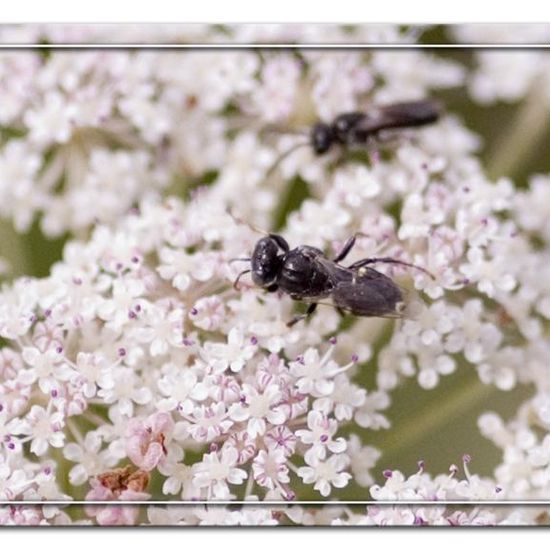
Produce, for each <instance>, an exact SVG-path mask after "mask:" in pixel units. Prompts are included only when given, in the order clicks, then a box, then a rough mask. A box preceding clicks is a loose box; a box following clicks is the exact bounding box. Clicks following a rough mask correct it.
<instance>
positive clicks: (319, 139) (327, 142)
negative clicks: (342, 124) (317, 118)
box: [311, 122, 334, 155]
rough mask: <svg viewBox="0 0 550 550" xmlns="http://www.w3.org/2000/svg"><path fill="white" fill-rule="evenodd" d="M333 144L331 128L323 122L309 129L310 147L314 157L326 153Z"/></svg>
mask: <svg viewBox="0 0 550 550" xmlns="http://www.w3.org/2000/svg"><path fill="white" fill-rule="evenodd" d="M333 143H334V135H333V132H332V127H331V126H330V125H329V124H325V123H324V122H318V123H317V124H315V125H314V126H313V128H312V129H311V146H312V147H313V151H315V154H316V155H322V154H324V153H326V152H327V151H328V150H329V149H330V147H331V146H332V144H333Z"/></svg>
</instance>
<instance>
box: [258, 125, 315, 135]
mask: <svg viewBox="0 0 550 550" xmlns="http://www.w3.org/2000/svg"><path fill="white" fill-rule="evenodd" d="M261 132H262V133H263V134H277V135H290V136H304V137H306V136H308V135H309V131H308V130H303V129H302V130H299V129H296V128H285V127H283V126H277V125H276V124H268V125H267V126H264V128H263V129H262V131H261Z"/></svg>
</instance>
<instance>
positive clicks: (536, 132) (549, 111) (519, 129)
mask: <svg viewBox="0 0 550 550" xmlns="http://www.w3.org/2000/svg"><path fill="white" fill-rule="evenodd" d="M543 93H544V90H543V87H542V86H537V87H534V88H533V89H532V90H531V92H530V93H529V95H528V96H527V98H526V100H525V101H524V103H523V104H522V106H521V108H520V109H519V111H518V113H517V114H516V116H515V117H514V118H513V120H512V122H511V123H510V124H509V125H507V126H506V127H505V129H504V131H503V132H502V133H501V134H500V136H501V137H500V139H499V140H498V141H497V142H496V144H495V146H494V147H493V150H492V152H491V155H490V156H489V159H490V160H489V161H488V165H487V173H488V174H489V176H490V177H491V178H493V179H496V178H499V177H502V176H508V177H513V176H515V175H517V173H518V171H519V168H520V167H521V165H522V162H523V161H524V159H525V158H529V157H530V156H531V155H530V151H531V150H532V149H533V148H534V147H535V146H536V145H537V142H539V141H540V139H541V138H542V136H543V135H544V133H545V132H546V130H547V129H548V128H549V126H550V101H548V98H547V97H546V96H545V95H543Z"/></svg>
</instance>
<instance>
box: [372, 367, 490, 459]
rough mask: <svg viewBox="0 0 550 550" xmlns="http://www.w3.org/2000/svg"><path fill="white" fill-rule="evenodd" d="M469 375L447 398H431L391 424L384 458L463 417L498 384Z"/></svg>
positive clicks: (413, 444) (397, 453)
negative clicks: (433, 400)
mask: <svg viewBox="0 0 550 550" xmlns="http://www.w3.org/2000/svg"><path fill="white" fill-rule="evenodd" d="M472 374H473V376H468V377H467V379H466V381H465V382H464V383H463V384H461V385H460V386H459V387H458V389H457V391H456V392H454V393H447V395H445V399H444V400H438V401H437V407H436V408H434V404H433V402H428V403H427V404H426V406H425V407H423V408H422V409H420V410H418V411H417V414H415V415H414V416H411V417H409V418H408V419H407V420H406V421H405V422H401V423H399V424H398V425H396V426H395V427H392V429H391V431H390V433H389V434H388V438H387V443H386V444H385V445H383V446H382V449H383V452H384V458H385V459H386V458H388V457H390V455H394V456H395V455H399V454H401V453H402V452H403V451H404V450H405V449H408V448H414V446H415V444H416V443H417V442H418V441H420V440H422V439H423V438H424V437H425V436H426V434H429V433H433V432H435V431H436V430H438V429H440V428H441V427H442V426H445V425H446V424H449V423H450V422H451V421H452V419H453V418H460V417H461V416H462V414H463V413H464V411H467V410H471V409H473V408H475V407H476V405H478V404H479V403H481V402H482V401H484V400H488V399H489V397H490V396H491V394H492V393H494V392H495V391H497V390H496V388H494V387H493V386H486V385H484V384H482V383H481V382H480V381H479V380H478V378H477V375H476V374H474V373H472Z"/></svg>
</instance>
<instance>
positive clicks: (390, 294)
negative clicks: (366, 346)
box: [318, 258, 406, 318]
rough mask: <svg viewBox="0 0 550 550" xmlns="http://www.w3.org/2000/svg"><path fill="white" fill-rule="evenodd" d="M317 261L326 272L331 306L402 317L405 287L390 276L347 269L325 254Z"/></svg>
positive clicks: (363, 313) (361, 313) (362, 313)
mask: <svg viewBox="0 0 550 550" xmlns="http://www.w3.org/2000/svg"><path fill="white" fill-rule="evenodd" d="M318 261H319V262H320V263H321V264H322V265H323V267H324V268H325V269H326V270H327V271H328V272H329V274H330V278H331V282H332V287H333V288H332V292H331V298H332V301H333V304H334V306H336V307H337V308H340V309H342V310H344V311H348V312H350V313H352V314H353V315H359V316H363V317H391V318H395V317H402V316H403V311H404V309H405V305H406V299H405V297H406V291H405V290H404V289H402V288H401V287H400V286H399V285H397V284H396V283H395V282H394V281H393V280H392V279H390V277H388V276H387V275H384V274H383V273H380V272H379V271H376V270H375V269H372V268H370V267H361V268H359V269H350V268H348V267H344V266H341V265H338V264H335V263H334V262H331V261H330V260H327V259H325V258H319V259H318Z"/></svg>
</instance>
